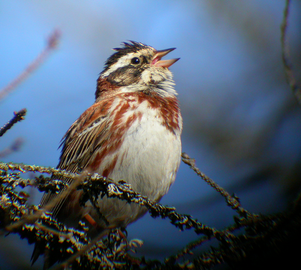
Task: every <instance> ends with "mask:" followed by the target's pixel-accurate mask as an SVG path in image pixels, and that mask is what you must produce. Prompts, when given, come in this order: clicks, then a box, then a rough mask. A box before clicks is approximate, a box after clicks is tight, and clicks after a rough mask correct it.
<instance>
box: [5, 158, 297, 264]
mask: <svg viewBox="0 0 301 270" xmlns="http://www.w3.org/2000/svg"><path fill="white" fill-rule="evenodd" d="M186 157H187V156H186ZM29 171H30V172H38V173H47V174H53V175H56V177H60V178H61V179H60V180H57V179H54V178H53V177H45V176H44V175H39V176H38V177H36V178H35V179H34V180H33V179H26V178H22V177H21V175H22V173H25V172H29ZM0 173H1V174H0V184H1V189H0V229H1V230H2V232H3V233H5V232H7V231H10V232H13V233H18V234H19V235H20V236H21V237H22V238H26V239H27V240H28V241H29V243H37V244H38V245H39V246H40V247H41V249H42V250H44V251H45V253H48V255H51V256H49V257H53V258H56V259H57V260H58V261H62V262H64V261H65V263H63V264H61V266H66V264H71V265H72V269H91V267H103V268H104V267H109V266H110V267H111V268H112V269H113V268H115V269H142V268H143V269H155V267H159V268H160V269H171V268H172V269H188V268H189V269H207V268H210V267H212V266H214V265H216V264H220V263H222V262H224V261H227V260H231V258H232V257H233V258H240V259H243V258H244V257H245V256H247V254H248V252H251V251H252V250H253V249H254V247H256V246H257V245H258V248H260V245H262V241H264V242H265V243H271V245H272V243H274V242H275V241H279V242H281V241H282V240H283V236H285V233H286V230H288V228H289V229H290V230H291V227H292V225H291V223H293V224H295V225H296V224H297V225H298V226H299V225H301V217H300V213H301V211H300V201H301V200H297V201H296V204H295V207H293V208H292V210H291V212H290V213H286V214H277V215H271V216H263V215H246V216H241V215H238V216H235V217H234V224H233V225H232V226H230V227H228V228H225V229H223V230H216V229H214V228H210V227H209V226H206V225H204V224H202V223H200V222H198V221H197V220H195V219H193V218H191V217H190V216H189V215H183V214H179V213H177V212H176V209H175V208H173V207H168V206H163V205H161V204H157V203H154V202H152V201H150V200H148V199H147V198H146V197H144V196H141V195H140V194H138V193H136V192H135V191H133V190H132V189H131V187H130V185H128V184H127V183H125V182H123V181H121V182H119V183H116V182H114V181H113V180H110V179H106V178H103V177H101V176H98V175H93V176H92V175H89V174H88V175H86V176H85V177H83V178H82V179H81V180H82V181H80V183H79V184H78V186H77V188H78V189H82V190H83V191H84V195H83V197H82V203H85V202H86V201H87V200H89V199H91V198H93V197H95V196H96V197H98V196H108V197H112V198H119V199H122V200H127V201H128V202H129V203H137V204H139V205H143V206H146V207H147V208H148V210H149V212H150V214H151V216H153V217H161V218H169V219H170V221H171V223H172V224H173V225H174V226H176V227H177V228H180V229H181V230H185V229H191V228H193V229H194V230H195V232H196V233H197V234H198V235H199V234H202V236H201V237H200V238H199V239H196V240H195V241H194V242H192V243H190V244H188V245H187V246H186V247H185V248H183V249H182V250H181V251H179V253H178V254H176V255H171V256H170V257H168V258H166V260H165V261H164V262H158V261H146V260H145V259H144V258H134V257H132V256H130V255H129V254H128V249H129V246H128V244H127V243H126V242H125V240H124V239H123V238H122V237H120V235H119V232H118V231H114V232H112V233H110V234H109V235H108V236H107V237H105V238H103V240H102V241H95V243H97V244H96V245H94V242H93V243H92V244H93V245H92V244H90V246H89V243H91V239H89V238H88V237H87V234H86V232H87V230H88V228H87V227H86V226H85V224H84V223H83V222H81V223H80V224H79V225H80V228H79V229H78V230H74V229H68V228H66V227H65V226H64V225H63V224H61V223H58V222H57V221H56V220H54V219H53V218H52V217H51V214H50V213H47V212H46V213H45V212H44V211H42V213H41V214H40V215H39V220H38V221H37V219H36V218H35V219H30V218H28V217H30V216H32V215H34V213H36V212H38V211H40V210H39V209H38V207H37V206H28V205H27V199H28V196H26V194H25V193H24V192H22V191H21V192H16V188H17V187H21V188H23V187H26V186H34V187H36V188H38V189H39V190H40V191H47V190H52V191H59V190H61V189H68V187H67V186H66V183H65V182H64V179H67V178H69V179H70V178H73V179H75V178H76V177H79V175H77V174H72V173H68V172H66V171H60V170H57V169H53V168H46V167H41V166H30V165H23V164H12V163H10V164H7V163H0ZM92 191H93V192H92ZM230 206H231V205H230ZM231 207H232V206H231ZM20 221H22V222H21V223H20ZM12 224H15V225H13V226H12ZM284 224H285V226H284ZM16 225H18V226H16ZM8 228H9V230H8ZM242 228H244V229H245V232H244V233H243V234H239V235H237V234H236V235H234V234H233V232H234V231H235V230H237V229H242ZM293 228H295V227H294V226H293ZM275 234H276V236H277V237H275ZM112 239H114V241H113V240H112ZM116 239H117V240H116ZM212 239H217V241H218V243H219V247H217V248H215V249H212V250H211V251H208V252H205V253H202V254H199V255H198V256H197V257H191V258H189V255H190V254H191V253H192V252H197V247H199V246H200V245H202V244H203V243H204V242H206V241H210V240H212ZM96 240H98V239H96ZM92 246H94V247H92ZM83 251H84V252H85V253H84V252H83ZM70 256H71V258H72V260H70V259H68V258H70ZM187 256H188V258H187ZM52 264H53V262H50V265H52ZM59 266H60V265H59ZM108 269H109V268H108Z"/></svg>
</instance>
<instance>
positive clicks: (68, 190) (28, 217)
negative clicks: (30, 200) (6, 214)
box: [5, 171, 87, 232]
mask: <svg viewBox="0 0 301 270" xmlns="http://www.w3.org/2000/svg"><path fill="white" fill-rule="evenodd" d="M86 175H87V172H86V171H84V172H83V173H81V174H80V175H77V176H76V177H75V179H74V181H73V182H72V184H71V185H70V186H69V187H68V188H65V189H64V190H63V191H62V192H61V193H60V194H59V195H58V196H56V197H54V199H52V200H51V201H50V202H49V203H48V204H46V205H45V206H44V207H43V208H42V209H40V210H38V211H36V212H35V213H34V214H31V215H26V216H24V217H23V218H22V219H20V220H18V221H17V222H15V223H12V224H10V225H8V226H6V227H5V230H6V231H8V232H10V231H13V230H15V229H17V228H19V227H21V226H23V225H24V224H30V223H34V222H36V221H37V220H38V219H39V218H40V217H41V215H42V214H43V213H45V212H47V211H50V210H51V209H52V208H53V207H54V206H55V204H56V203H57V202H58V201H60V200H61V199H63V198H66V197H68V195H69V194H70V193H71V192H72V191H74V190H76V188H77V187H78V186H79V185H80V183H81V182H82V181H83V179H84V178H85V177H86Z"/></svg>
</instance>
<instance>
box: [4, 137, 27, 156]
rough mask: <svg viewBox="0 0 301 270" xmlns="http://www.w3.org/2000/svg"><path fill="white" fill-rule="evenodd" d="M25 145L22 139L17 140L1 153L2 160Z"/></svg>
mask: <svg viewBox="0 0 301 270" xmlns="http://www.w3.org/2000/svg"><path fill="white" fill-rule="evenodd" d="M23 144H24V139H23V138H22V137H19V138H17V139H15V140H14V141H13V143H12V144H11V145H10V146H9V147H7V148H5V149H3V150H1V151H0V158H4V157H7V156H8V155H10V154H11V153H13V152H17V151H19V150H20V148H21V146H22V145H23Z"/></svg>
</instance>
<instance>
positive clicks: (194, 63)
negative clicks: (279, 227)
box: [0, 0, 301, 269]
mask: <svg viewBox="0 0 301 270" xmlns="http://www.w3.org/2000/svg"><path fill="white" fill-rule="evenodd" d="M284 5H285V1H280V0H276V1H275V0H266V1H260V0H253V1H250V0H249V1H246V0H245V1H239V0H233V1H222V0H210V1H209V0H199V1H176V0H174V1H151V0H144V1H134V0H128V1H118V0H112V1H96V0H91V1H78V0H73V1H70V0H60V1H58V0H53V1H38V0H28V1H17V0H10V1H1V2H0V36H1V40H0V72H1V76H0V89H1V88H2V87H4V86H6V85H7V84H9V83H10V82H11V81H12V80H13V79H14V78H15V77H16V76H17V75H19V74H20V73H21V72H22V71H23V70H24V69H25V68H26V67H27V65H28V64H29V63H30V62H31V61H33V60H34V59H35V58H36V56H37V55H38V54H39V53H40V52H41V51H42V50H43V48H44V47H45V45H46V40H47V37H48V36H49V34H50V33H51V32H52V31H53V30H54V29H59V30H60V31H61V33H62V37H61V39H60V43H59V46H58V49H57V50H55V51H54V52H53V53H52V54H51V56H50V57H49V59H47V61H46V62H45V63H43V65H42V66H41V67H40V68H38V70H37V71H35V72H34V73H32V74H31V76H30V77H29V78H28V79H27V80H26V81H24V82H23V83H22V84H21V85H20V86H19V87H18V88H16V89H15V90H14V92H12V93H10V94H9V95H8V96H6V97H5V98H4V99H2V100H0V125H1V126H2V125H3V124H4V123H6V122H7V121H8V120H10V119H11V118H12V116H13V111H18V110H20V109H22V108H27V110H28V113H27V115H26V120H25V121H22V122H21V123H18V124H17V125H16V126H14V127H13V128H12V129H11V130H10V131H9V132H7V133H6V134H5V136H4V137H2V138H1V140H0V151H2V150H5V149H6V148H7V147H10V146H11V145H12V144H14V143H15V141H16V140H21V141H22V143H21V147H16V149H15V150H17V151H14V152H13V153H11V154H9V155H2V156H1V158H0V159H1V160H2V161H5V162H9V161H12V162H17V163H20V162H22V163H25V164H36V165H42V166H54V167H55V166H56V165H57V163H58V158H59V154H60V151H59V150H58V146H59V142H60V140H61V138H62V137H63V135H64V134H65V132H66V131H67V129H68V128H69V126H70V125H71V124H72V123H73V122H74V121H75V120H76V119H77V118H78V116H79V115H80V114H81V113H82V112H83V111H84V110H85V109H87V108H88V107H89V106H90V105H91V104H92V103H93V102H94V91H95V87H96V79H97V77H98V74H99V73H100V72H101V71H102V69H103V64H104V62H105V60H106V59H107V58H108V57H109V56H110V55H111V54H112V53H113V51H112V50H111V48H115V47H119V46H120V43H121V42H123V41H127V40H135V41H139V42H143V43H145V44H148V45H151V46H153V47H155V48H157V49H166V48H170V47H176V48H177V50H175V51H173V52H172V53H171V54H170V58H177V57H180V58H181V60H180V61H179V62H177V63H176V64H175V65H173V66H172V68H171V70H172V72H173V73H174V79H175V81H176V90H177V91H178V93H179V100H180V104H181V110H182V114H183V118H184V131H183V137H182V138H183V139H182V141H183V151H184V152H187V153H188V154H189V155H190V156H191V157H193V158H195V159H196V165H197V166H198V167H199V168H200V170H201V171H202V172H203V173H205V174H206V175H208V176H209V177H211V178H212V179H214V180H215V181H216V183H218V184H219V185H221V186H222V187H224V188H226V190H227V191H228V192H229V193H231V194H232V193H235V194H236V195H237V196H238V197H239V198H240V200H241V203H242V206H243V207H244V208H246V209H248V210H249V211H251V212H255V213H263V214H267V213H275V212H279V211H282V210H284V209H286V208H287V207H288V206H289V204H290V202H292V201H293V199H294V198H295V197H296V194H297V193H299V192H300V175H301V166H300V165H301V164H300V163H301V143H300V134H301V107H300V105H299V104H298V102H297V100H296V99H295V97H294V95H293V94H292V93H291V90H290V88H289V86H288V84H287V83H286V80H285V75H284V71H283V64H282V59H281V46H280V25H281V22H282V16H283V9H284ZM300 7H301V3H300V1H292V5H291V12H290V16H289V29H288V38H289V42H290V57H291V58H290V59H291V61H292V62H293V67H294V75H295V77H296V79H297V81H298V83H299V85H300V84H301V79H300V78H301V50H300V48H301V34H300V33H301V8H300ZM18 138H21V139H18ZM29 192H30V193H31V194H32V196H33V203H38V202H39V199H40V197H41V194H40V193H39V192H37V191H35V190H29ZM161 202H162V204H166V205H169V206H175V207H176V208H177V211H178V212H180V213H185V214H190V215H192V216H193V217H194V218H197V219H198V220H199V221H200V222H202V223H204V224H206V225H208V226H213V227H216V228H219V229H222V228H225V227H227V226H229V225H230V224H231V223H232V222H233V215H234V214H235V212H233V210H231V209H230V208H229V207H227V205H226V203H225V201H224V199H223V198H222V197H221V196H220V195H219V194H217V193H216V191H215V190H213V189H212V188H210V187H209V186H208V185H207V184H206V183H205V182H204V181H202V180H201V179H200V178H198V177H197V176H196V175H195V174H194V172H193V171H192V170H190V169H189V167H188V166H187V165H185V164H184V163H182V164H181V166H180V170H179V172H178V175H177V179H176V182H175V184H174V185H173V186H172V188H171V190H170V191H169V193H168V194H167V195H166V196H165V197H164V198H163V200H162V201H161ZM128 238H129V239H132V238H139V239H142V240H143V241H144V245H143V246H142V247H141V248H139V252H138V256H141V255H144V256H146V258H147V259H155V258H156V259H163V258H164V257H166V256H169V255H172V254H175V253H176V252H177V251H178V250H179V249H180V248H181V247H184V245H185V244H187V243H189V242H190V241H192V240H194V239H196V238H197V236H196V234H195V233H194V232H193V231H185V232H180V231H178V230H177V229H176V228H175V227H174V226H172V225H171V224H170V223H169V221H168V220H161V219H152V218H151V217H150V216H149V215H148V214H147V215H146V216H145V217H143V218H142V219H140V220H139V221H137V222H136V223H134V224H132V225H130V226H129V227H128ZM32 250H33V245H30V246H29V245H28V243H27V241H26V240H21V239H19V236H16V235H9V236H7V237H2V238H0V268H1V269H40V268H41V263H42V259H40V260H39V261H38V263H37V264H36V265H35V266H34V267H33V268H31V267H30V256H31V253H32ZM15 258H18V260H16V259H15Z"/></svg>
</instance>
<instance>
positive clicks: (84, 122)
mask: <svg viewBox="0 0 301 270" xmlns="http://www.w3.org/2000/svg"><path fill="white" fill-rule="evenodd" d="M112 102H113V99H106V100H101V101H99V102H97V103H94V104H93V105H92V106H91V107H90V108H89V109H87V110H86V111H85V112H84V113H83V114H82V115H81V116H80V117H79V118H78V119H77V120H76V121H75V122H74V123H73V124H72V126H71V127H70V128H69V130H68V131H67V133H66V134H65V136H64V137H63V139H62V143H61V145H60V147H61V146H63V148H62V153H61V156H60V162H59V164H58V166H57V168H58V169H63V170H67V171H69V172H73V173H79V172H81V171H82V170H84V169H85V168H86V167H87V166H88V165H89V163H90V161H91V158H92V156H93V153H94V152H95V151H97V149H99V148H100V147H101V146H102V144H103V142H105V141H106V140H107V139H108V138H109V136H110V134H109V127H110V125H111V123H110V121H109V117H108V115H109V114H110V108H111V105H112ZM66 182H67V183H68V184H70V183H71V182H72V179H68V180H66ZM61 192H62V191H61ZM56 196H58V194H56V193H52V192H48V193H45V194H44V195H43V197H42V200H41V207H43V206H45V205H47V203H48V202H50V201H51V200H52V199H54V197H56ZM65 200H66V198H62V199H61V200H59V201H58V202H57V203H56V205H55V206H54V207H53V209H52V213H53V216H54V217H55V216H56V215H57V213H58V212H59V210H60V209H61V207H62V205H63V203H64V202H65Z"/></svg>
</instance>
